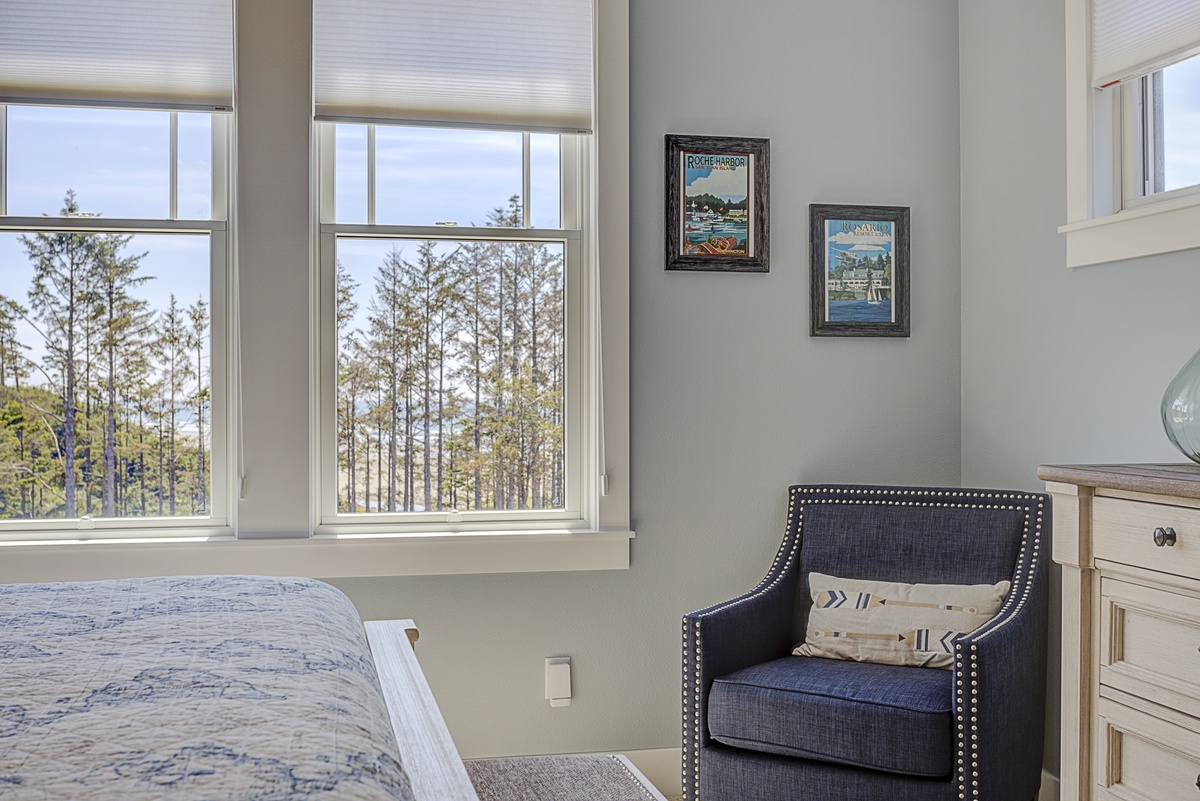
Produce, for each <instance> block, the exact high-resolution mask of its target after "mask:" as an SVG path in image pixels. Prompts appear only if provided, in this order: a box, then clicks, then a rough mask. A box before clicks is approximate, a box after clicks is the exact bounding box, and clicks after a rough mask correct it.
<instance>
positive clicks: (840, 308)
mask: <svg viewBox="0 0 1200 801" xmlns="http://www.w3.org/2000/svg"><path fill="white" fill-rule="evenodd" d="M829 322H831V323H890V322H892V302H891V301H890V300H885V301H881V302H880V303H877V304H874V305H872V304H870V303H867V302H866V301H865V300H831V301H829Z"/></svg>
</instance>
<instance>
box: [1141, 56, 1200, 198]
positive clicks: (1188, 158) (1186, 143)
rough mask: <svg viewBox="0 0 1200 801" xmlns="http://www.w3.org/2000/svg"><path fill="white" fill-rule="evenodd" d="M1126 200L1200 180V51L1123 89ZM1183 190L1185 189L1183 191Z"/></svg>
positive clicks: (1172, 190) (1177, 189)
mask: <svg viewBox="0 0 1200 801" xmlns="http://www.w3.org/2000/svg"><path fill="white" fill-rule="evenodd" d="M1124 91H1125V93H1126V96H1125V97H1123V101H1124V103H1125V104H1126V105H1127V106H1128V108H1129V109H1130V112H1129V116H1130V117H1132V120H1131V123H1132V127H1131V129H1130V130H1129V131H1128V133H1127V135H1126V137H1125V139H1126V140H1127V141H1128V142H1129V145H1128V146H1127V147H1126V148H1125V154H1126V174H1127V179H1126V181H1125V187H1126V190H1125V205H1126V207H1136V206H1137V205H1139V203H1140V202H1142V200H1141V199H1143V198H1151V199H1158V198H1155V196H1156V195H1162V194H1164V193H1174V194H1173V196H1175V197H1178V196H1182V195H1183V194H1184V193H1185V191H1186V190H1188V189H1192V191H1196V189H1195V188H1196V187H1197V186H1198V185H1200V133H1198V132H1200V56H1193V57H1192V58H1189V59H1187V60H1185V61H1181V62H1178V63H1176V64H1172V65H1171V66H1169V67H1167V68H1165V69H1162V70H1157V71H1155V72H1152V73H1150V74H1149V75H1143V76H1141V77H1140V78H1138V79H1137V80H1136V81H1135V82H1132V83H1131V84H1130V85H1129V86H1127V87H1126V88H1125V90H1124ZM1181 190H1184V191H1181Z"/></svg>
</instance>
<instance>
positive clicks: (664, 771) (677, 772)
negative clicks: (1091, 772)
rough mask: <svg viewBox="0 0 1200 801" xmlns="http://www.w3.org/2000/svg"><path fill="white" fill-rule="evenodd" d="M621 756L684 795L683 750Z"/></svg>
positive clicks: (668, 791) (667, 790)
mask: <svg viewBox="0 0 1200 801" xmlns="http://www.w3.org/2000/svg"><path fill="white" fill-rule="evenodd" d="M620 755H621V756H623V757H625V758H626V759H628V760H629V761H630V762H632V763H633V766H634V767H635V768H637V769H638V770H639V771H641V774H642V775H643V776H645V777H646V779H647V781H649V782H650V783H651V784H653V785H654V786H655V787H657V788H658V791H659V792H660V793H662V794H663V795H665V796H668V797H670V796H677V795H682V794H683V749H682V748H643V749H641V750H638V751H623V752H621V753H620ZM1038 801H1042V799H1038ZM1055 801H1057V797H1055Z"/></svg>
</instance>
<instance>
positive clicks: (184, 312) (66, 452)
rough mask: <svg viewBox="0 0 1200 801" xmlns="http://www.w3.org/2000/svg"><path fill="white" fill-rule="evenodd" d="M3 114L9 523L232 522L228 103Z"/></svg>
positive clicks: (1, 316) (2, 334)
mask: <svg viewBox="0 0 1200 801" xmlns="http://www.w3.org/2000/svg"><path fill="white" fill-rule="evenodd" d="M0 115H3V126H4V130H5V132H6V136H5V137H4V138H3V139H2V140H0V141H3V142H4V144H5V152H4V153H3V163H4V165H5V168H4V169H3V170H2V171H0V172H2V175H3V178H4V188H5V191H4V192H3V193H2V194H0V197H2V198H3V199H4V202H5V205H6V208H2V209H0V214H2V215H3V216H0V265H2V268H0V410H2V411H0V454H2V456H0V459H2V461H3V465H4V468H3V470H0V530H2V531H13V530H16V531H23V532H28V531H30V530H32V531H39V530H40V531H44V532H53V531H55V530H59V529H61V528H62V527H63V525H64V524H66V525H67V526H69V527H71V528H76V529H78V528H82V529H88V528H93V527H97V528H112V527H117V526H119V527H121V528H126V529H127V528H133V529H142V530H153V529H161V528H163V527H164V526H165V527H171V526H173V525H176V526H177V525H186V526H189V527H195V526H197V525H199V526H205V527H208V526H213V525H217V526H220V525H224V523H225V519H226V517H227V499H226V493H224V491H223V490H222V488H223V486H224V481H225V475H226V461H225V448H224V446H223V443H222V441H221V437H220V436H217V437H215V438H214V437H213V430H214V425H218V426H220V425H222V424H223V420H224V415H225V402H224V397H225V392H224V386H225V377H224V368H223V362H224V360H223V358H220V356H219V354H220V353H221V348H220V347H214V339H215V341H216V342H217V343H220V342H221V341H223V338H222V337H220V336H217V337H215V338H214V331H216V330H219V329H220V326H221V324H222V322H223V321H224V319H225V314H224V292H223V284H224V282H223V280H222V278H221V277H222V276H223V273H224V263H225V225H224V222H223V220H221V219H220V218H221V217H222V216H223V212H222V208H223V202H222V199H223V189H222V183H223V180H222V179H221V178H220V177H219V176H222V175H223V172H222V170H221V163H222V161H223V158H224V156H223V153H224V150H225V146H224V142H225V131H226V125H225V118H224V115H214V114H205V113H199V112H191V113H188V112H182V113H181V112H167V111H154V110H127V109H111V108H65V107H55V106H42V105H35V106H17V105H8V106H0ZM181 212H184V213H187V214H188V218H184V217H183V216H182V214H181ZM214 320H215V322H216V326H214ZM214 354H217V355H218V358H216V359H214Z"/></svg>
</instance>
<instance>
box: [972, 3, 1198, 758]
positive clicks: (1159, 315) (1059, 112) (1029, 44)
mask: <svg viewBox="0 0 1200 801" xmlns="http://www.w3.org/2000/svg"><path fill="white" fill-rule="evenodd" d="M960 15H961V16H960V25H961V38H960V49H961V53H962V60H961V81H962V83H961V86H962V94H961V103H962V360H963V364H962V481H963V483H964V484H966V485H982V486H1006V487H1014V488H1025V489H1036V488H1039V487H1040V486H1041V484H1040V482H1038V480H1037V475H1036V472H1037V466H1038V465H1039V464H1042V463H1051V464H1053V463H1060V464H1061V463H1077V462H1139V461H1146V462H1152V461H1180V460H1181V459H1182V457H1181V456H1180V454H1179V452H1178V451H1176V450H1175V449H1174V448H1172V447H1171V445H1170V443H1169V442H1168V441H1167V438H1166V435H1165V434H1164V433H1163V430H1162V426H1161V423H1160V422H1159V417H1158V414H1159V412H1158V408H1159V400H1160V398H1161V396H1162V393H1163V391H1164V390H1165V389H1166V386H1167V384H1168V383H1169V382H1170V380H1171V378H1172V377H1173V376H1174V375H1175V373H1176V372H1177V371H1178V370H1179V369H1180V368H1181V367H1182V366H1183V364H1184V363H1185V362H1186V361H1187V360H1188V358H1189V357H1190V356H1191V355H1192V353H1193V352H1194V351H1195V350H1196V348H1198V347H1200V315H1198V314H1197V313H1196V309H1197V305H1196V301H1197V298H1198V297H1200V270H1197V256H1196V253H1195V252H1191V253H1183V254H1171V255H1168V256H1160V257H1155V258H1150V259H1141V260H1137V261H1127V262H1121V263H1116V264H1107V265H1099V266H1092V267H1082V268H1077V269H1074V270H1069V269H1067V268H1066V267H1065V266H1064V265H1065V264H1066V247H1065V243H1064V239H1063V237H1062V236H1061V235H1060V234H1058V233H1057V232H1056V228H1057V226H1059V225H1061V224H1062V223H1064V222H1065V221H1066V167H1065V145H1064V143H1065V141H1066V140H1065V137H1066V132H1065V112H1064V110H1063V103H1064V96H1065V89H1064V80H1063V74H1064V69H1065V67H1064V36H1065V34H1064V28H1063V24H1064V23H1063V5H1062V3H1061V2H1046V0H1008V1H1007V2H1004V3H984V2H964V3H962V6H961V12H960ZM1053 614H1054V615H1055V616H1057V614H1058V611H1057V609H1055V610H1054V612H1053ZM1056 629H1057V627H1056V626H1052V631H1055V633H1056ZM1055 639H1057V638H1056V637H1055ZM1055 648H1057V643H1055ZM1056 661H1057V653H1055V654H1052V657H1051V662H1052V665H1054V664H1055V663H1056ZM1056 678H1057V671H1052V676H1051V688H1052V690H1051V693H1050V696H1051V697H1050V698H1049V702H1048V706H1049V707H1050V712H1049V715H1048V717H1049V720H1050V723H1051V729H1050V731H1049V732H1048V735H1049V736H1048V741H1047V765H1048V767H1049V769H1050V770H1051V771H1052V772H1055V773H1057V769H1056V766H1057V763H1058V743H1057V739H1058V731H1059V730H1058V714H1057V708H1058V699H1059V695H1058V692H1057V684H1058V682H1057V681H1056V680H1055V679H1056ZM1067 680H1068V681H1069V680H1071V679H1070V677H1067Z"/></svg>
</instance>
